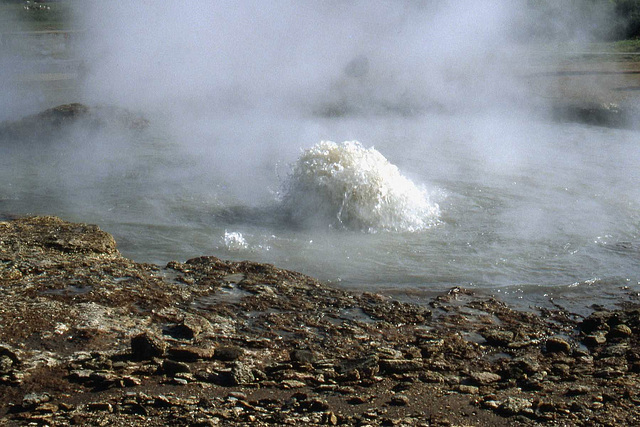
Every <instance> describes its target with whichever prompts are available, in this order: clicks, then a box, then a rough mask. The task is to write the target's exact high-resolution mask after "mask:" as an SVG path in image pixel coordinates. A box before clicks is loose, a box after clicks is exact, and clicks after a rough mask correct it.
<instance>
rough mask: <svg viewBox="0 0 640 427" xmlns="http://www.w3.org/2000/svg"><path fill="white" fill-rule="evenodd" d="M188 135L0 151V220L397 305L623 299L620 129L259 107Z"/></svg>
mask: <svg viewBox="0 0 640 427" xmlns="http://www.w3.org/2000/svg"><path fill="white" fill-rule="evenodd" d="M153 123H156V124H155V125H154V124H153ZM229 127H230V128H232V129H234V131H233V132H229V131H226V130H224V129H227V128H229ZM248 128H249V129H250V131H247V129H248ZM256 136H259V137H260V138H256ZM193 138H194V140H198V141H206V143H198V144H195V143H191V142H192V141H184V140H180V139H178V138H177V137H174V136H172V133H171V131H170V130H168V129H166V128H162V127H160V126H158V125H157V122H154V121H153V120H152V126H151V127H150V128H149V129H147V130H145V131H142V132H139V133H131V132H128V131H127V132H124V131H116V130H114V129H110V128H109V127H105V128H103V129H99V130H96V129H92V130H90V131H88V130H82V129H72V130H69V132H68V133H65V135H63V136H60V137H58V138H55V140H50V141H47V140H43V141H39V142H36V143H33V142H32V143H29V144H24V143H20V142H19V141H18V142H16V141H14V143H7V141H5V142H3V145H2V147H1V148H0V150H2V152H1V156H0V182H2V185H1V186H0V207H1V209H0V212H1V213H2V214H5V215H18V214H52V215H59V216H61V217H62V218H65V219H67V220H71V221H81V222H87V223H95V224H99V225H100V226H101V227H102V228H103V229H105V230H106V231H108V232H110V233H112V234H113V235H114V236H115V238H116V240H117V241H118V244H119V249H120V251H121V252H122V253H123V254H124V255H125V256H128V257H131V258H133V259H134V260H137V261H146V262H154V263H159V264H165V263H166V262H168V261H170V260H182V261H184V260H186V259H188V258H190V257H195V256H199V255H215V256H218V257H221V258H227V259H238V260H240V259H249V260H255V261H260V262H268V263H273V264H276V265H278V266H280V267H284V268H289V269H294V270H298V271H301V272H304V273H307V274H310V275H312V276H316V277H318V278H320V279H322V280H327V281H331V282H333V283H339V284H340V285H341V286H347V287H355V288H358V289H366V290H378V291H381V290H387V291H395V292H398V293H404V294H407V295H409V294H411V293H412V292H420V291H425V292H430V291H442V290H443V289H446V288H449V287H451V286H464V287H472V288H484V289H488V290H489V291H491V292H496V293H502V294H508V295H510V296H509V297H508V298H513V299H517V298H521V297H523V298H524V299H525V300H527V301H529V302H535V301H538V300H540V299H544V298H546V296H547V295H561V294H564V295H570V298H573V299H579V297H580V298H582V299H583V300H581V301H582V302H581V303H603V301H605V300H606V298H607V297H606V295H607V293H608V292H614V290H615V289H619V288H620V287H621V286H628V287H629V288H630V289H631V290H636V289H638V282H639V281H640V268H639V262H640V240H639V239H638V234H639V232H640V188H639V187H638V185H637V183H638V180H639V178H640V176H639V175H640V172H639V168H638V165H640V145H639V144H638V143H637V142H638V134H637V133H636V132H633V131H626V130H615V129H606V128H598V127H590V126H584V125H574V124H557V123H548V122H545V121H541V120H534V119H529V118H523V117H517V116H512V115H510V114H506V113H505V114H478V115H475V116H474V115H470V116H468V117H461V116H449V115H437V114H434V115H428V114H425V115H417V116H412V117H403V116H396V115H392V114H389V115H387V116H372V117H371V116H370V117H342V118H319V117H296V118H290V119H284V118H282V117H278V118H276V117H266V118H265V116H264V115H263V114H261V115H260V120H258V118H257V117H251V116H246V117H244V118H242V119H239V118H237V117H236V118H226V120H221V121H220V124H219V125H213V126H209V127H208V128H207V130H206V132H205V133H201V134H198V133H194V135H193ZM329 138H330V139H333V140H337V141H343V140H354V139H356V138H357V139H358V140H359V141H360V143H359V144H358V143H355V142H351V143H345V144H340V143H328V142H325V143H321V144H319V142H320V141H322V140H325V139H329ZM372 147H375V149H374V148H372ZM308 218H309V219H313V221H306V219H308ZM319 219H321V220H319Z"/></svg>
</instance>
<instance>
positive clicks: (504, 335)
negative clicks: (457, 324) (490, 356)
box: [480, 329, 514, 346]
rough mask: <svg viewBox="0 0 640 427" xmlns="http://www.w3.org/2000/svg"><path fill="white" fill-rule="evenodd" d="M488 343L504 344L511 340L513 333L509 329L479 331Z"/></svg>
mask: <svg viewBox="0 0 640 427" xmlns="http://www.w3.org/2000/svg"><path fill="white" fill-rule="evenodd" d="M480 335H482V337H483V338H484V339H485V340H487V344H489V345H498V346H506V345H509V343H511V342H512V341H513V338H514V334H513V332H511V331H503V330H500V329H489V330H485V331H482V332H481V333H480Z"/></svg>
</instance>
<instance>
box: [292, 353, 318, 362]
mask: <svg viewBox="0 0 640 427" xmlns="http://www.w3.org/2000/svg"><path fill="white" fill-rule="evenodd" d="M289 358H290V359H291V361H292V362H299V363H312V364H313V363H316V362H317V360H318V356H317V355H316V354H315V353H314V352H313V351H309V350H293V351H291V353H289Z"/></svg>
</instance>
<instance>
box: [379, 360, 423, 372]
mask: <svg viewBox="0 0 640 427" xmlns="http://www.w3.org/2000/svg"><path fill="white" fill-rule="evenodd" d="M379 364H380V370H381V371H383V372H387V373H390V374H402V373H405V372H415V371H419V370H421V369H422V368H423V366H424V364H423V363H422V359H411V360H407V359H380V362H379Z"/></svg>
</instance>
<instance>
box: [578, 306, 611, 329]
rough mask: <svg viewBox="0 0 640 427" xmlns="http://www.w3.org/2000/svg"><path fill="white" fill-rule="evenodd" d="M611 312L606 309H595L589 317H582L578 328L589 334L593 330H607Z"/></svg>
mask: <svg viewBox="0 0 640 427" xmlns="http://www.w3.org/2000/svg"><path fill="white" fill-rule="evenodd" d="M610 317H611V314H610V313H609V312H606V311H596V312H593V313H591V315H589V317H587V318H586V319H584V320H583V321H582V323H580V325H579V327H580V329H581V330H582V331H583V332H585V333H586V334H591V333H593V332H595V331H602V330H605V331H606V330H609V325H608V324H607V322H608V320H609V318H610Z"/></svg>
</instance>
